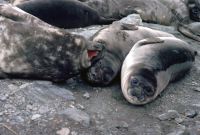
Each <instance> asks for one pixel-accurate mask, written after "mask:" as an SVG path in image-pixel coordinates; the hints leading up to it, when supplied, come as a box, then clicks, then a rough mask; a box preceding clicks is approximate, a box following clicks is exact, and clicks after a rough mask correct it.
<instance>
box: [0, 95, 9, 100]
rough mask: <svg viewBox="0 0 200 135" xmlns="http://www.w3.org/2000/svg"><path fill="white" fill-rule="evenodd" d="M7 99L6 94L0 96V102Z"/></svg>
mask: <svg viewBox="0 0 200 135" xmlns="http://www.w3.org/2000/svg"><path fill="white" fill-rule="evenodd" d="M7 98H8V94H5V95H1V96H0V101H5V100H6V99H7Z"/></svg>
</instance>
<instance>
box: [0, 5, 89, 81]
mask: <svg viewBox="0 0 200 135" xmlns="http://www.w3.org/2000/svg"><path fill="white" fill-rule="evenodd" d="M0 48H1V50H0V77H1V78H16V77H17V78H31V79H46V80H52V81H63V80H65V79H68V78H70V77H73V76H75V75H77V74H79V73H80V72H81V71H82V69H84V68H88V67H89V66H90V65H91V62H90V58H89V57H88V51H90V50H91V49H92V48H93V47H90V45H89V43H88V42H87V41H86V40H85V39H84V38H83V37H81V36H78V35H72V34H70V33H67V32H65V31H63V30H61V29H57V28H54V27H52V26H50V25H48V24H46V23H45V22H43V21H41V20H39V19H38V18H36V17H34V16H32V15H30V14H28V13H26V12H24V11H22V10H21V9H19V8H17V7H13V6H11V5H9V4H0Z"/></svg>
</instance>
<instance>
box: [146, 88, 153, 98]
mask: <svg viewBox="0 0 200 135" xmlns="http://www.w3.org/2000/svg"><path fill="white" fill-rule="evenodd" d="M144 92H145V94H146V95H147V96H153V94H154V91H153V90H152V89H151V88H150V87H144Z"/></svg>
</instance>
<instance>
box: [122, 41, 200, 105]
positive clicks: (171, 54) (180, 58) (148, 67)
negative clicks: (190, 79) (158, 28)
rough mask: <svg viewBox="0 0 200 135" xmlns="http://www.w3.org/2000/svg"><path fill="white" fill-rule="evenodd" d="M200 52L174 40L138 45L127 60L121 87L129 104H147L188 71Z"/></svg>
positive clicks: (143, 42) (144, 42)
mask: <svg viewBox="0 0 200 135" xmlns="http://www.w3.org/2000/svg"><path fill="white" fill-rule="evenodd" d="M196 54H197V52H195V51H194V50H192V49H190V48H189V45H188V44H187V43H186V42H184V41H182V40H180V39H177V38H174V37H159V38H153V39H151V38H150V39H144V40H141V41H139V42H137V43H136V44H135V45H134V47H133V48H132V49H131V51H130V52H129V54H128V55H127V57H126V58H125V60H124V63H123V66H122V71H121V88H122V92H123V94H124V96H125V98H126V99H127V100H128V102H130V103H132V104H135V105H143V104H146V103H149V102H151V101H152V100H154V99H155V98H156V97H157V96H158V95H159V94H160V93H161V92H162V91H163V90H164V89H165V88H166V87H167V85H168V84H169V83H170V82H172V81H175V80H177V79H179V78H180V77H182V76H183V75H184V74H185V73H186V71H188V70H189V69H190V68H191V66H192V64H193V62H194V60H195V55H196Z"/></svg>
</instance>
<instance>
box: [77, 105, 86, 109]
mask: <svg viewBox="0 0 200 135" xmlns="http://www.w3.org/2000/svg"><path fill="white" fill-rule="evenodd" d="M76 106H77V108H78V109H81V110H85V107H84V106H83V105H81V104H77V105H76Z"/></svg>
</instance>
